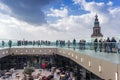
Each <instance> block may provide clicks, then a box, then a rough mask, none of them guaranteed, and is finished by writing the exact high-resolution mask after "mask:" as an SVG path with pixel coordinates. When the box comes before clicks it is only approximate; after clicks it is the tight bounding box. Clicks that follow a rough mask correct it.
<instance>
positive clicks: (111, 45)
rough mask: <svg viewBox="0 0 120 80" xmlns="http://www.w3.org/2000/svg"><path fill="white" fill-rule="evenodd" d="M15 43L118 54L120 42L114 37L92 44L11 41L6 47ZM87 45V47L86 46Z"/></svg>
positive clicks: (3, 43)
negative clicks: (91, 48)
mask: <svg viewBox="0 0 120 80" xmlns="http://www.w3.org/2000/svg"><path fill="white" fill-rule="evenodd" d="M14 43H15V46H28V45H32V46H35V45H37V46H41V45H46V46H56V47H61V48H63V47H66V48H73V49H74V50H75V49H79V50H84V49H86V46H89V48H90V47H93V46H94V50H95V52H97V51H100V52H103V51H104V52H107V53H115V52H118V53H120V40H119V42H117V41H116V40H115V38H114V37H112V38H111V39H110V38H109V37H108V38H107V39H106V40H102V39H100V40H98V39H97V38H96V39H95V40H94V42H86V40H79V41H76V39H73V40H72V41H70V40H68V41H65V40H56V42H51V41H47V40H46V41H44V40H37V41H35V40H34V41H28V40H18V41H17V42H13V41H12V40H9V41H8V43H7V45H8V47H9V48H11V47H12V46H14V45H13V44H14ZM5 44H6V42H5V41H2V42H1V46H2V47H5V46H6V45H5ZM88 44H89V45H88Z"/></svg>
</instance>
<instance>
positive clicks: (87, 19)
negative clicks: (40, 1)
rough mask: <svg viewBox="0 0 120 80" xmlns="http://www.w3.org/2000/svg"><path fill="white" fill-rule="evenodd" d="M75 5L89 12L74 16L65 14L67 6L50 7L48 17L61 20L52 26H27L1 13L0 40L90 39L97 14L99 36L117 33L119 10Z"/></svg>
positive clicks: (79, 2) (90, 4) (93, 4)
mask: <svg viewBox="0 0 120 80" xmlns="http://www.w3.org/2000/svg"><path fill="white" fill-rule="evenodd" d="M74 3H75V4H76V5H79V6H80V7H81V8H82V9H83V10H84V11H89V13H86V14H82V15H77V16H75V15H68V9H67V8H66V7H63V8H62V9H53V8H51V9H50V13H48V14H47V16H50V17H61V18H60V19H58V20H57V21H56V22H54V23H49V24H46V25H42V26H33V25H29V24H27V23H25V22H23V21H20V20H17V19H16V18H14V17H11V16H9V15H6V14H3V13H0V25H1V26H0V33H1V34H0V36H1V37H0V38H2V39H3V38H8V39H23V38H25V39H31V40H38V39H40V40H42V39H43V40H56V39H65V40H68V39H71V40H72V39H73V38H76V39H78V40H79V39H87V38H89V39H90V36H91V34H92V28H93V26H94V16H95V14H96V13H97V14H98V16H99V21H100V25H101V28H102V33H103V34H104V35H105V37H107V36H110V37H112V36H118V35H119V34H120V31H119V25H120V21H119V20H120V15H119V13H120V7H116V8H113V7H112V6H109V5H108V3H107V4H105V3H104V2H100V3H97V2H94V1H92V2H86V1H85V0H74ZM110 33H112V34H110ZM119 36H120V35H119Z"/></svg>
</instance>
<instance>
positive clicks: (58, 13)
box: [47, 7, 68, 17]
mask: <svg viewBox="0 0 120 80" xmlns="http://www.w3.org/2000/svg"><path fill="white" fill-rule="evenodd" d="M67 15H68V9H67V8H65V7H61V8H60V9H53V8H51V9H50V13H49V14H47V16H52V17H66V16H67Z"/></svg>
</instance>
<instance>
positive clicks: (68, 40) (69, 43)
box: [68, 40, 71, 48]
mask: <svg viewBox="0 0 120 80" xmlns="http://www.w3.org/2000/svg"><path fill="white" fill-rule="evenodd" d="M70 44H71V43H70V40H68V48H70Z"/></svg>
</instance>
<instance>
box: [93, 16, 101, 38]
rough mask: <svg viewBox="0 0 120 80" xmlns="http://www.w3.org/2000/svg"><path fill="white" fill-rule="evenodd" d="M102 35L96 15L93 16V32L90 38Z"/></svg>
mask: <svg viewBox="0 0 120 80" xmlns="http://www.w3.org/2000/svg"><path fill="white" fill-rule="evenodd" d="M102 37H103V35H102V33H101V27H100V26H99V20H98V16H97V15H96V16H95V22H94V27H93V34H92V35H91V38H94V39H95V38H102Z"/></svg>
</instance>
